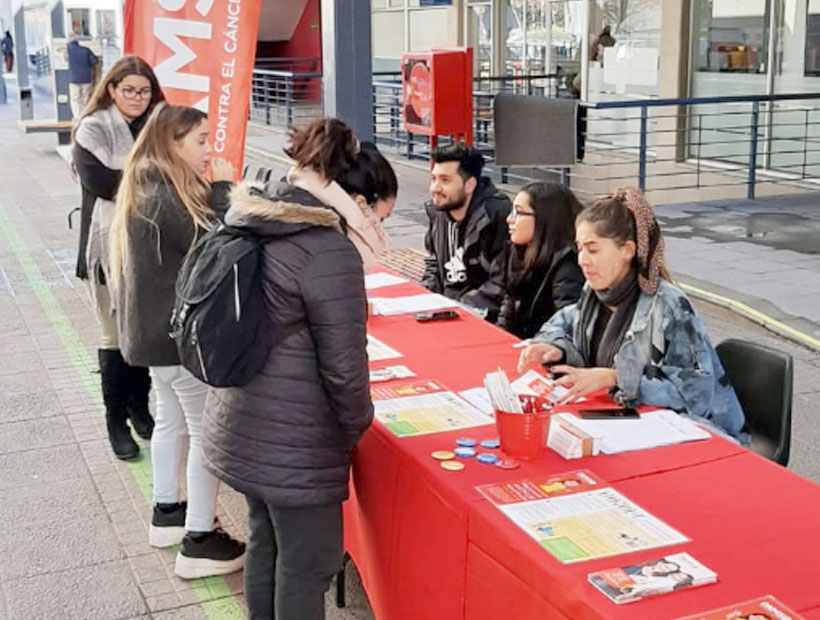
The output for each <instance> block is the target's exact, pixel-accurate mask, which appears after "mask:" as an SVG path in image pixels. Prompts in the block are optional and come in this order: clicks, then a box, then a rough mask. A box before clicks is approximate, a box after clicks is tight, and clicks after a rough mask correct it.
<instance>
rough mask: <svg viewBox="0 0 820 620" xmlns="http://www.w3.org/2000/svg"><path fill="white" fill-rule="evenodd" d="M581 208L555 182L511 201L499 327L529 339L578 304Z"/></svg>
mask: <svg viewBox="0 0 820 620" xmlns="http://www.w3.org/2000/svg"><path fill="white" fill-rule="evenodd" d="M580 211H581V204H580V203H579V202H578V199H577V198H575V195H574V194H573V193H572V192H571V191H569V190H567V189H564V188H563V187H561V186H560V185H558V184H557V183H530V184H529V185H525V186H524V187H523V188H521V191H520V192H518V195H517V196H516V197H515V201H514V202H513V208H512V211H511V212H510V215H509V216H507V226H508V227H509V230H510V242H511V243H510V248H509V256H508V259H507V265H506V270H505V278H504V286H505V294H504V301H503V302H502V304H501V311H500V312H499V315H498V321H497V324H498V326H499V327H503V328H504V329H506V330H507V331H508V332H511V333H513V334H515V335H516V336H518V337H519V338H531V337H532V336H534V335H535V334H536V332H538V330H539V329H541V326H542V325H543V324H544V323H546V322H547V319H549V318H550V317H551V316H552V315H553V314H555V312H556V311H558V310H560V309H561V308H563V307H565V306H568V305H570V304H574V303H575V302H576V301H578V297H580V296H581V289H582V288H583V287H584V274H583V273H581V268H580V267H579V266H578V256H577V254H576V253H575V216H576V215H578V213H579V212H580Z"/></svg>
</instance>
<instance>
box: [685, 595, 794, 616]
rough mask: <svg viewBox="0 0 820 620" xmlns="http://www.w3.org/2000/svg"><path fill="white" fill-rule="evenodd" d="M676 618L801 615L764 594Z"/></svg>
mask: <svg viewBox="0 0 820 620" xmlns="http://www.w3.org/2000/svg"><path fill="white" fill-rule="evenodd" d="M678 620H803V616H800V615H798V614H796V613H795V612H793V611H792V610H791V609H789V608H788V607H786V606H785V605H784V604H783V603H781V602H780V601H778V600H777V599H776V598H775V597H773V596H764V597H761V598H756V599H754V600H751V601H745V602H743V603H736V604H734V605H728V606H727V607H721V608H720V609H712V610H711V611H705V612H703V613H699V614H694V615H692V616H686V617H685V618H678Z"/></svg>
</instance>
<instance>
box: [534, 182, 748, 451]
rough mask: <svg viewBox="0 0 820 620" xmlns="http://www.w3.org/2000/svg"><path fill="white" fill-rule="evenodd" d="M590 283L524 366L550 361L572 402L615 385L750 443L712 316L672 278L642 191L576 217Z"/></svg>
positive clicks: (614, 389) (629, 401)
mask: <svg viewBox="0 0 820 620" xmlns="http://www.w3.org/2000/svg"><path fill="white" fill-rule="evenodd" d="M575 240H576V244H577V249H578V262H579V264H580V265H581V269H582V270H583V272H584V276H585V277H586V280H587V284H586V286H585V287H584V291H583V293H582V294H581V298H580V300H579V301H578V303H577V304H573V305H571V306H567V307H565V308H564V309H563V310H560V311H559V312H558V313H557V314H555V316H553V317H552V318H551V319H550V320H549V322H547V323H546V324H545V325H544V326H543V328H542V329H541V330H540V331H539V332H538V334H536V335H535V337H534V338H533V344H531V345H530V346H528V347H527V348H525V349H524V350H523V351H522V352H521V357H520V360H519V363H518V368H519V371H521V370H523V369H524V368H525V367H526V366H527V365H528V364H530V363H540V364H547V365H549V366H550V368H551V370H552V371H553V372H554V373H558V374H561V375H563V376H562V377H560V378H559V379H558V380H557V383H558V384H559V385H563V386H565V387H567V388H569V392H568V393H567V395H566V396H565V397H564V398H563V399H562V402H569V401H574V400H576V399H578V398H581V397H582V396H586V395H588V394H591V393H592V392H597V391H599V390H608V391H609V394H610V396H611V397H612V398H613V400H615V402H617V403H618V404H620V405H622V406H624V407H636V406H638V405H652V406H656V407H664V408H668V409H673V410H675V411H678V412H680V413H683V414H686V415H689V416H691V417H693V418H695V419H697V420H698V421H699V422H700V423H702V424H704V425H706V426H708V427H710V428H711V429H714V430H715V431H717V432H718V433H720V434H723V435H728V436H730V437H732V438H735V439H736V440H738V441H740V442H741V443H746V444H748V440H749V438H748V434H747V433H745V432H744V431H743V429H744V425H745V417H744V415H743V410H742V409H741V406H740V402H739V401H738V399H737V395H736V394H735V391H734V390H733V389H732V386H731V384H730V383H729V381H728V378H727V376H726V372H725V371H724V370H723V366H721V363H720V360H719V359H718V356H717V354H716V353H715V350H714V348H713V347H712V343H711V342H710V340H709V336H708V335H707V334H706V330H705V328H704V326H703V323H702V322H701V320H700V317H699V316H698V313H697V312H696V311H695V308H694V307H693V306H692V303H691V302H690V301H689V299H688V298H687V297H686V294H685V293H684V292H683V291H681V290H680V289H679V288H677V287H676V286H675V285H674V284H673V283H672V278H671V275H670V274H669V271H668V270H667V269H666V265H665V264H664V260H663V238H662V236H661V230H660V227H659V226H658V222H657V220H656V219H655V215H654V213H653V212H652V208H651V207H650V206H649V204H648V203H647V202H646V199H645V198H644V197H643V194H641V192H640V191H639V190H637V189H633V188H626V189H621V190H618V191H617V192H615V194H613V195H612V196H608V197H605V198H600V199H598V200H596V201H595V202H594V203H593V204H592V205H591V206H589V207H587V208H586V209H584V210H583V211H582V212H581V214H580V215H579V216H578V218H577V220H576V232H575Z"/></svg>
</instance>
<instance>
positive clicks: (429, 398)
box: [371, 380, 494, 437]
mask: <svg viewBox="0 0 820 620" xmlns="http://www.w3.org/2000/svg"><path fill="white" fill-rule="evenodd" d="M371 394H372V396H373V401H374V402H373V406H374V408H375V415H376V419H377V420H379V422H381V423H382V424H384V425H385V426H386V427H387V428H388V429H389V430H390V431H391V432H392V433H393V434H394V435H397V436H398V437H413V436H415V435H427V434H430V433H441V432H444V431H452V430H456V429H460V428H471V427H474V426H483V425H485V424H494V421H493V419H492V418H491V417H490V416H488V415H486V414H484V413H482V412H481V411H479V410H477V409H476V408H475V407H473V406H472V405H470V404H469V403H468V402H467V401H465V400H463V399H462V398H459V397H458V396H457V395H455V394H453V393H452V392H449V391H446V389H445V388H443V387H442V386H440V385H439V384H437V383H435V382H434V381H421V380H418V381H411V382H408V383H405V384H398V385H396V384H393V385H390V386H378V387H375V386H371Z"/></svg>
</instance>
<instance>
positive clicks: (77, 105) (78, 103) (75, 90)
mask: <svg viewBox="0 0 820 620" xmlns="http://www.w3.org/2000/svg"><path fill="white" fill-rule="evenodd" d="M92 86H93V85H92V84H69V85H68V98H69V103H70V104H71V115H72V116H73V117H74V118H75V119H78V118H80V114H82V113H83V110H84V109H85V104H86V103H88V98H89V97H90V96H91V87H92Z"/></svg>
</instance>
